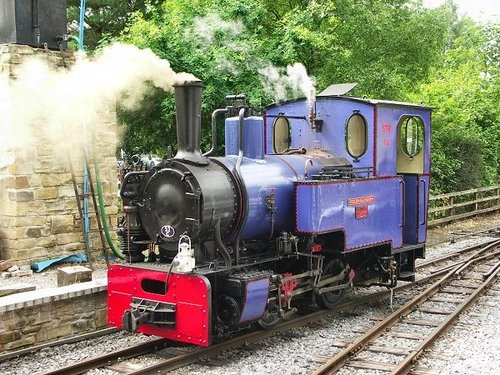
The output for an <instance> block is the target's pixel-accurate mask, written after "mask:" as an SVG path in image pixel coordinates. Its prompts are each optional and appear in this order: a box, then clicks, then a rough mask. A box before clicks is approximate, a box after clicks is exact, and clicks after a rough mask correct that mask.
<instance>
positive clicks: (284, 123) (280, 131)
mask: <svg viewBox="0 0 500 375" xmlns="http://www.w3.org/2000/svg"><path fill="white" fill-rule="evenodd" d="M291 133H292V129H291V127H290V121H288V119H287V118H286V117H278V118H277V119H276V120H275V121H274V124H273V149H274V152H275V153H277V154H280V153H282V152H283V151H285V150H286V149H288V148H290V145H291V141H292V137H291Z"/></svg>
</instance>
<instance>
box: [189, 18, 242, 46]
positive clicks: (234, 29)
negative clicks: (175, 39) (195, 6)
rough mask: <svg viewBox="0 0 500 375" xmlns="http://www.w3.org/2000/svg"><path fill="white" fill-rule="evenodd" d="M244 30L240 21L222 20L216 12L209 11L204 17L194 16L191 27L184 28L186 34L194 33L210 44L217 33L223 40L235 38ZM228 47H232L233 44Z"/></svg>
mask: <svg viewBox="0 0 500 375" xmlns="http://www.w3.org/2000/svg"><path fill="white" fill-rule="evenodd" d="M244 30H245V26H244V25H243V23H242V22H241V21H239V20H238V21H226V20H223V19H222V18H221V17H220V16H219V14H217V13H209V14H207V15H206V16H204V17H196V18H195V19H194V23H193V28H192V29H186V36H188V37H190V36H192V35H195V36H196V37H197V38H198V39H200V40H201V41H202V42H204V43H208V44H212V43H214V41H215V39H216V35H217V34H221V35H223V36H224V37H225V38H224V40H225V41H227V40H228V39H231V38H236V37H237V36H238V35H240V34H241V33H242V32H243V31H244ZM230 47H232V48H234V47H236V46H235V45H231V46H230Z"/></svg>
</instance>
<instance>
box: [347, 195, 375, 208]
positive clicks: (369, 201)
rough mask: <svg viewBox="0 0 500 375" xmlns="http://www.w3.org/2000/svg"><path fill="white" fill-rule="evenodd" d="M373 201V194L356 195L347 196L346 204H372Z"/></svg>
mask: <svg viewBox="0 0 500 375" xmlns="http://www.w3.org/2000/svg"><path fill="white" fill-rule="evenodd" d="M373 203H375V196H374V195H367V196H364V197H357V198H349V199H348V200H347V205H348V206H365V205H367V204H373Z"/></svg>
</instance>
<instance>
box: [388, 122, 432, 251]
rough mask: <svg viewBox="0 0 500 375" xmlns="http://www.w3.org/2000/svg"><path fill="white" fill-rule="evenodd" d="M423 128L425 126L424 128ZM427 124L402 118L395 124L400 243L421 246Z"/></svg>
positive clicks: (425, 199) (424, 221)
mask: <svg viewBox="0 0 500 375" xmlns="http://www.w3.org/2000/svg"><path fill="white" fill-rule="evenodd" d="M426 125H427V126H426ZM428 127H429V124H428V123H427V124H425V122H424V120H423V118H422V117H421V116H419V115H405V116H402V117H401V118H400V120H399V123H398V142H397V153H396V159H397V173H398V174H399V175H402V176H403V185H404V198H403V199H404V202H403V207H404V214H403V217H404V223H403V243H406V244H418V243H422V242H425V239H426V235H427V205H428V195H429V173H428V172H429V164H428V159H429V151H430V150H429V149H430V142H429V139H428V137H426V134H429V132H428V131H426V130H427V129H428Z"/></svg>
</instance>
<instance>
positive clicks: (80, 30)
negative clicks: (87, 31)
mask: <svg viewBox="0 0 500 375" xmlns="http://www.w3.org/2000/svg"><path fill="white" fill-rule="evenodd" d="M84 27H85V0H81V1H80V24H79V25H78V49H79V50H80V51H83V32H84Z"/></svg>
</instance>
